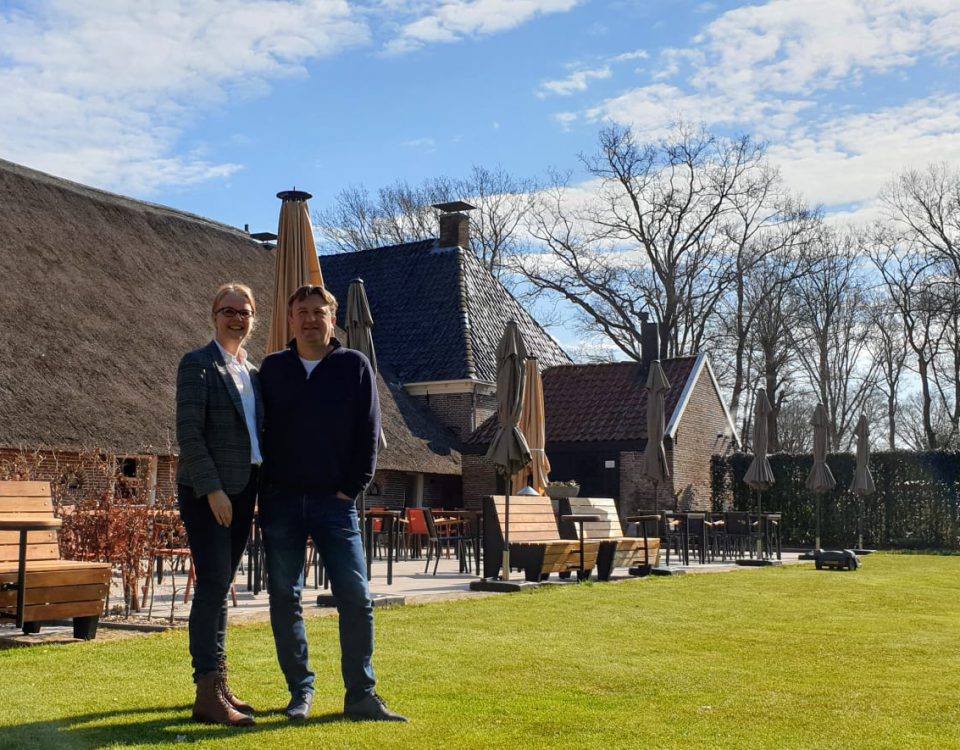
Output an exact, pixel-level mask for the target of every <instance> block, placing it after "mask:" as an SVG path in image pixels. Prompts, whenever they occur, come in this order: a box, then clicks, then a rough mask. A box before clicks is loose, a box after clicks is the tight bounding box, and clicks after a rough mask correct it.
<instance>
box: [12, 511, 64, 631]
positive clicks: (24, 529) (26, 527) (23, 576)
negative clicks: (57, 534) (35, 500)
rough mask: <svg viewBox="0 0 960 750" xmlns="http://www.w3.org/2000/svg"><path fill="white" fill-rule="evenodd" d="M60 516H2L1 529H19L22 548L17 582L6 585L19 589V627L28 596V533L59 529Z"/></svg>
mask: <svg viewBox="0 0 960 750" xmlns="http://www.w3.org/2000/svg"><path fill="white" fill-rule="evenodd" d="M59 528H60V519H59V518H49V517H48V518H33V517H32V516H29V515H26V514H24V515H22V516H5V517H4V518H0V531H19V532H20V549H19V555H18V557H17V583H16V584H15V586H9V584H8V585H7V586H5V587H4V590H6V589H7V587H8V586H9V588H16V590H17V621H16V624H17V627H18V628H22V627H23V607H24V604H25V603H26V598H27V534H28V533H29V532H31V531H47V530H50V529H59Z"/></svg>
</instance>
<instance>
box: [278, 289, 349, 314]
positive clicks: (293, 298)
mask: <svg viewBox="0 0 960 750" xmlns="http://www.w3.org/2000/svg"><path fill="white" fill-rule="evenodd" d="M313 296H317V297H320V298H321V299H322V300H323V306H324V307H329V308H330V312H331V313H333V314H334V315H336V314H337V298H336V297H334V296H333V293H332V292H330V290H329V289H327V288H326V287H325V286H322V285H319V284H304V285H303V286H302V287H300V288H299V289H297V291H295V292H294V293H293V294H291V295H290V299H288V300H287V312H288V313H291V312H293V306H294V304H295V303H297V302H303V301H304V300H305V299H307V297H313Z"/></svg>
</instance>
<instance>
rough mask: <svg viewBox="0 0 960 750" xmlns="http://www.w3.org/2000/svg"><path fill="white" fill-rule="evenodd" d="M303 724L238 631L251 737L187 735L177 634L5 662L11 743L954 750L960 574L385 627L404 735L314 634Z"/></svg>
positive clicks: (915, 570)
mask: <svg viewBox="0 0 960 750" xmlns="http://www.w3.org/2000/svg"><path fill="white" fill-rule="evenodd" d="M308 629H309V634H310V641H311V646H312V659H313V666H314V670H315V671H316V672H317V700H316V703H315V706H314V719H313V720H312V721H311V722H308V723H307V724H306V725H300V726H291V725H289V724H288V723H287V722H286V721H285V720H283V718H282V717H281V716H280V715H279V713H277V712H278V711H279V710H280V709H281V708H282V707H283V706H284V705H285V704H286V700H287V697H288V696H287V695H286V691H285V690H284V688H283V686H282V680H281V677H280V673H279V669H278V668H277V666H276V660H275V657H274V653H273V641H272V636H271V633H270V629H269V626H267V625H250V626H243V627H239V626H235V627H232V629H231V631H230V652H231V662H232V665H233V672H232V684H233V685H234V688H235V690H236V692H237V693H238V694H239V695H240V696H242V697H243V698H245V699H247V700H249V701H251V702H252V703H253V704H254V705H256V706H258V707H260V708H261V713H260V715H259V717H258V725H257V726H256V727H254V728H252V729H249V730H228V729H224V728H219V727H206V726H200V725H195V724H193V723H191V722H190V721H189V706H190V705H191V703H192V697H193V696H192V684H191V682H190V676H189V665H188V657H187V639H186V634H185V633H183V632H172V633H167V634H163V635H158V636H151V637H146V638H135V639H130V640H123V641H114V642H96V641H94V642H91V643H83V644H68V645H58V646H38V647H31V648H16V649H9V650H5V651H0V748H18V749H20V750H28V749H32V748H43V749H44V750H46V749H47V748H59V747H64V748H93V747H115V748H135V747H137V748H139V747H143V748H166V747H177V746H179V747H183V746H184V744H185V743H189V744H192V745H193V746H196V747H224V748H261V747H277V748H300V747H314V748H327V747H336V748H342V747H377V748H394V747H396V748H419V747H423V748H427V747H429V748H437V747H441V748H501V747H502V748H523V750H531V749H532V748H555V747H561V746H562V747H568V748H579V747H597V748H636V747H641V746H649V747H654V748H937V749H938V750H939V749H941V748H951V747H955V748H960V710H958V708H957V706H958V696H960V647H958V644H960V558H958V557H945V556H920V555H910V556H904V555H885V554H876V555H871V556H870V557H867V558H865V559H864V566H863V568H862V569H861V570H860V571H858V572H856V573H847V572H828V571H823V572H816V571H814V570H813V566H812V564H809V565H804V566H790V567H785V568H781V569H766V570H754V571H741V572H736V573H729V574H718V575H696V576H693V575H691V576H683V577H678V578H656V579H647V580H643V581H633V582H627V583H621V584H615V585H598V584H586V585H582V586H567V587H562V588H550V589H545V590H544V589H542V590H540V591H536V592H532V593H524V594H516V595H502V596H497V597H493V598H488V599H481V600H469V601H458V602H450V603H445V604H434V605H429V606H423V607H409V606H408V607H405V608H395V609H385V610H382V611H378V613H377V654H376V660H375V663H376V667H377V672H378V677H379V680H380V687H381V688H382V689H381V693H382V694H383V695H384V697H385V698H387V700H388V702H389V704H390V706H391V707H392V708H394V709H396V710H398V711H400V712H402V713H405V714H407V715H408V716H410V717H411V719H412V723H410V724H408V725H389V724H373V725H372V724H352V723H346V722H343V721H340V720H339V710H340V708H341V700H342V687H341V683H340V677H339V666H338V660H339V647H338V642H337V631H336V621H335V620H333V619H331V618H319V619H312V620H310V621H308Z"/></svg>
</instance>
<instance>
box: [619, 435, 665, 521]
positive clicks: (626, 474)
mask: <svg viewBox="0 0 960 750" xmlns="http://www.w3.org/2000/svg"><path fill="white" fill-rule="evenodd" d="M672 456H673V452H672V451H670V450H668V451H667V465H670V462H671V459H672ZM642 462H643V451H621V452H620V508H621V512H623V514H624V515H630V514H632V513H637V512H638V511H642V510H653V509H654V508H660V509H661V510H663V509H668V508H669V509H676V502H675V501H674V497H673V479H672V478H669V479H667V480H666V481H665V482H663V483H661V484H660V485H659V486H658V487H657V503H656V504H655V503H654V497H653V484H652V483H651V482H650V480H649V479H647V478H646V477H645V476H643V463H642Z"/></svg>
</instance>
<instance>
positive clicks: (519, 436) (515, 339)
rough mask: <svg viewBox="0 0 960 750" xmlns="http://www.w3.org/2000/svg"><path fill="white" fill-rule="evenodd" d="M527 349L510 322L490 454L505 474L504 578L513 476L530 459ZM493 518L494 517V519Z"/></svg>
mask: <svg viewBox="0 0 960 750" xmlns="http://www.w3.org/2000/svg"><path fill="white" fill-rule="evenodd" d="M526 359H527V350H526V347H525V346H524V345H523V339H522V338H520V332H519V331H518V330H517V324H516V322H514V321H512V320H511V321H510V322H509V323H507V327H506V329H505V330H504V332H503V337H502V338H501V339H500V343H499V344H497V424H498V427H497V431H496V434H494V436H493V440H492V441H491V443H490V448H489V449H488V450H487V458H489V459H490V460H491V461H492V462H493V464H494V465H495V466H496V467H497V469H498V471H499V472H500V474H501V475H502V476H503V478H504V484H505V489H506V501H505V511H504V519H503V521H504V523H503V528H504V534H503V536H504V548H503V571H502V578H503V580H508V579H509V578H510V477H511V476H512V475H513V474H516V473H517V472H518V471H519V470H520V469H522V468H523V467H524V466H526V465H527V464H528V463H530V448H529V447H528V446H527V441H526V439H525V438H524V437H523V433H522V432H520V428H519V427H518V425H519V422H520V410H521V407H522V404H523V381H524V363H525V361H526ZM490 520H491V521H492V520H493V519H490Z"/></svg>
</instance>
